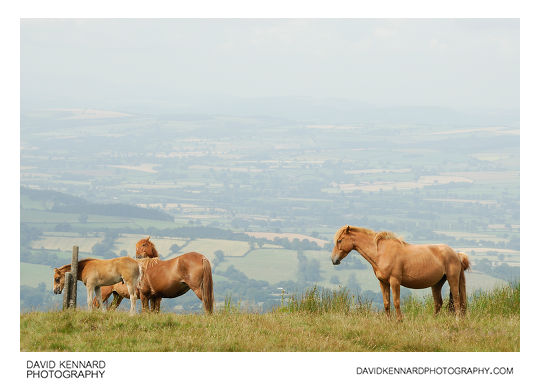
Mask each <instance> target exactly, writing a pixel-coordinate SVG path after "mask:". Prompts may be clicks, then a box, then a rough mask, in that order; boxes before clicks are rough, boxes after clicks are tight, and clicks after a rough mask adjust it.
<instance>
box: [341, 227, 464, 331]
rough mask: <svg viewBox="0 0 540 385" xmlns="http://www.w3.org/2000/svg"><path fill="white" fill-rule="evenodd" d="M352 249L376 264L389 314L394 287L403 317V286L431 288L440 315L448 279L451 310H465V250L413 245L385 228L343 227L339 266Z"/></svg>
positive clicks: (375, 267)
mask: <svg viewBox="0 0 540 385" xmlns="http://www.w3.org/2000/svg"><path fill="white" fill-rule="evenodd" d="M353 249H354V250H356V251H357V252H358V253H360V255H362V256H363V257H364V258H365V259H366V260H367V261H368V262H369V263H370V264H371V266H372V267H373V271H374V272H375V276H376V277H377V279H379V283H380V285H381V290H382V294H383V302H384V310H385V312H386V314H387V315H388V316H390V289H392V292H393V297H394V307H395V309H396V314H397V318H398V319H399V320H401V319H402V318H403V315H402V314H401V310H400V299H399V290H400V286H401V285H402V286H405V287H408V288H411V289H425V288H428V287H431V291H432V293H433V299H434V302H435V314H437V313H438V312H439V310H440V309H441V306H442V296H441V289H442V286H443V285H444V283H445V282H446V280H448V283H449V285H450V304H449V309H450V310H453V309H454V307H455V308H456V309H455V310H456V312H457V315H462V314H464V313H465V310H466V307H467V293H466V291H465V273H464V271H465V270H467V269H468V268H469V259H468V257H467V255H465V254H464V253H456V252H455V251H454V250H453V249H452V248H450V246H447V245H411V244H408V243H407V242H404V241H402V240H400V239H398V238H397V237H396V236H395V235H394V234H392V233H390V232H386V231H384V232H380V233H376V232H374V231H373V230H370V229H365V228H361V227H353V226H343V227H342V228H340V229H339V230H338V231H337V232H336V234H335V236H334V249H333V251H332V263H333V264H334V265H339V264H340V262H341V260H342V259H343V258H345V257H346V256H347V255H348V254H349V253H350V252H351V250H353Z"/></svg>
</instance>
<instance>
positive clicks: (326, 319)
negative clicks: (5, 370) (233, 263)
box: [20, 285, 520, 352]
mask: <svg viewBox="0 0 540 385" xmlns="http://www.w3.org/2000/svg"><path fill="white" fill-rule="evenodd" d="M432 305H433V304H432V302H431V301H430V300H429V299H428V300H413V299H409V300H406V301H403V305H402V310H403V312H404V316H405V318H404V321H403V322H398V321H396V320H395V318H391V319H387V318H386V316H385V315H384V314H383V313H381V312H378V311H374V310H373V309H372V308H371V307H370V304H369V303H365V302H362V301H359V300H358V299H355V298H354V297H351V296H350V295H349V294H348V293H347V292H346V291H341V292H328V291H326V292H322V291H318V290H317V289H314V290H310V291H308V292H306V293H305V294H304V295H302V296H301V297H295V298H293V299H292V300H290V301H289V302H288V303H284V304H283V305H282V307H280V308H278V309H275V310H274V311H273V312H270V313H265V314H256V313H246V312H242V311H240V310H238V309H236V308H234V306H230V304H229V305H228V306H226V307H222V308H221V309H218V310H217V311H216V313H215V314H214V315H210V316H209V315H202V314H189V315H176V314H171V313H161V314H138V315H136V316H134V317H130V316H129V315H128V314H127V313H126V312H122V311H117V312H108V313H101V312H100V311H93V312H88V311H80V310H78V311H64V312H62V311H50V312H30V313H23V314H21V316H20V339H21V341H20V342H21V343H20V346H21V351H136V352H140V351H261V352H262V351H306V352H307V351H315V352H317V351H428V352H431V351H472V352H500V351H519V350H520V327H519V321H520V312H519V285H507V286H504V287H500V288H499V289H496V290H493V291H491V292H484V293H478V294H477V295H475V296H473V297H472V299H471V300H470V302H469V308H468V313H467V315H466V316H465V317H464V318H461V319H456V317H455V316H454V315H452V314H450V313H448V312H447V311H446V309H443V310H442V311H441V314H439V315H438V316H434V315H433V306H432Z"/></svg>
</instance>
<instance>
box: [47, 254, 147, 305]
mask: <svg viewBox="0 0 540 385" xmlns="http://www.w3.org/2000/svg"><path fill="white" fill-rule="evenodd" d="M68 271H71V264H69V265H64V266H62V267H60V268H55V269H54V278H53V280H54V281H53V286H54V290H53V291H54V294H60V293H62V290H63V289H64V283H65V273H66V272H68ZM141 273H142V268H141V267H140V266H139V264H138V263H137V261H135V260H134V259H133V258H130V257H119V258H113V259H95V258H87V259H83V260H80V261H79V262H78V267H77V280H79V281H82V282H83V283H84V285H85V286H86V291H87V304H88V310H91V309H92V302H93V301H92V292H94V293H95V295H96V298H97V300H98V302H99V305H100V306H101V309H102V311H105V308H104V307H103V301H102V297H101V286H106V285H113V284H115V283H118V282H124V283H125V285H126V287H127V290H128V292H129V298H130V300H131V309H130V315H134V314H135V312H136V307H135V290H136V287H137V285H138V284H139V279H140V277H141Z"/></svg>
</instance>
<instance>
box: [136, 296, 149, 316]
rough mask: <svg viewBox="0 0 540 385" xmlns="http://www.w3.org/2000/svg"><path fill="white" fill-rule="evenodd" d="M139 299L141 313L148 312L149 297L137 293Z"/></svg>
mask: <svg viewBox="0 0 540 385" xmlns="http://www.w3.org/2000/svg"><path fill="white" fill-rule="evenodd" d="M139 298H140V299H141V307H142V309H141V311H142V312H147V311H149V309H150V306H148V301H149V299H150V298H149V297H147V296H146V295H144V294H143V293H141V292H139Z"/></svg>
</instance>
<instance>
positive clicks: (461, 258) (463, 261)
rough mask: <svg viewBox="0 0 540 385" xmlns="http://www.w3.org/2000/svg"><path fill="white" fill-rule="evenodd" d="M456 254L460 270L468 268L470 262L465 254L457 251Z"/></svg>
mask: <svg viewBox="0 0 540 385" xmlns="http://www.w3.org/2000/svg"><path fill="white" fill-rule="evenodd" d="M457 255H458V257H459V261H460V262H461V270H462V271H463V270H469V269H470V267H471V264H470V263H469V257H468V256H467V254H465V253H462V252H458V253H457Z"/></svg>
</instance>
